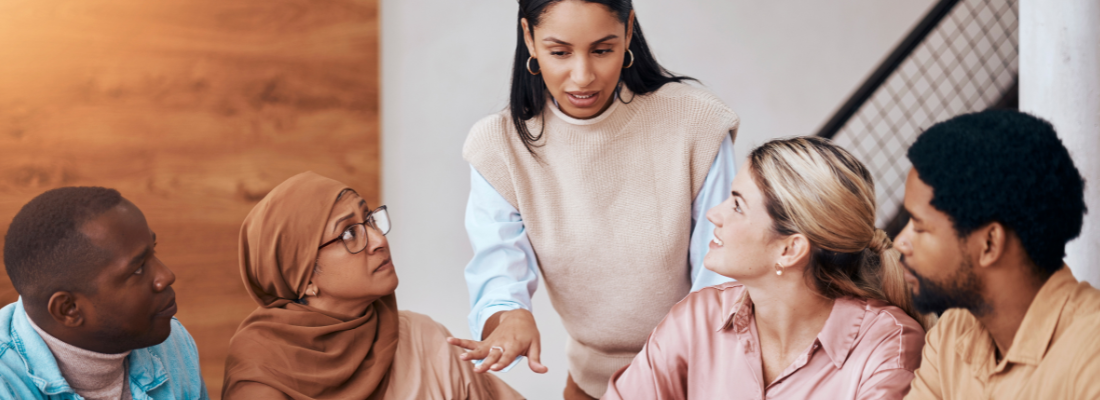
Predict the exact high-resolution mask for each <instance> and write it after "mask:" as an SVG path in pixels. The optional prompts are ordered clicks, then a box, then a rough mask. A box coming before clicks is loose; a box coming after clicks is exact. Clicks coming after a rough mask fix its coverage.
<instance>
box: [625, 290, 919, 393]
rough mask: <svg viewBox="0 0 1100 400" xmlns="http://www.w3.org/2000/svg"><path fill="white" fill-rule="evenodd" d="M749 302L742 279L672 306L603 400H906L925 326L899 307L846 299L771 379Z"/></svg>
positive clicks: (834, 306)
mask: <svg viewBox="0 0 1100 400" xmlns="http://www.w3.org/2000/svg"><path fill="white" fill-rule="evenodd" d="M752 306H753V303H752V300H751V299H749V296H748V291H746V290H745V287H744V286H742V285H740V284H738V283H736V282H731V283H726V284H723V285H719V286H715V287H709V288H705V289H702V290H700V291H698V292H695V293H692V294H690V295H688V296H687V297H686V298H684V300H683V301H681V302H680V303H678V304H676V306H675V307H673V308H672V310H671V311H669V313H668V315H667V316H665V319H664V320H663V321H661V323H660V325H657V328H656V329H654V330H653V333H652V334H650V336H649V340H648V341H647V342H646V345H645V348H643V349H642V352H641V353H638V356H637V357H634V361H633V362H631V363H630V365H628V366H626V367H625V368H623V369H621V370H619V372H617V373H615V375H613V376H612V377H611V382H610V384H609V385H608V388H607V394H605V395H604V397H603V398H604V399H630V400H637V399H669V400H672V399H760V400H763V399H901V398H902V396H904V395H905V394H906V393H907V392H908V391H909V383H910V381H912V380H913V371H914V370H916V368H917V367H918V366H920V357H921V348H922V347H923V346H924V330H923V329H921V327H920V325H919V324H917V321H915V320H913V318H911V317H909V316H908V315H906V314H905V312H904V311H902V310H901V309H900V308H897V307H895V306H892V305H889V304H887V303H885V302H882V301H878V300H860V299H856V298H850V297H849V298H840V299H837V300H836V302H835V303H834V305H833V310H832V312H831V313H830V314H829V319H828V320H826V321H825V326H824V327H823V328H822V329H821V333H818V334H817V339H816V340H814V342H813V344H812V345H810V347H809V348H807V349H806V351H805V353H803V354H802V355H800V356H799V357H798V358H797V359H795V361H794V363H793V364H791V365H790V366H788V367H787V369H786V370H784V371H783V373H782V374H780V375H779V377H778V378H776V380H775V381H774V382H770V383H767V384H765V383H764V382H763V380H764V374H763V371H762V368H763V367H762V362H761V356H760V337H759V336H758V335H759V333H758V332H757V330H756V318H754V317H753V311H752V310H753V307H752Z"/></svg>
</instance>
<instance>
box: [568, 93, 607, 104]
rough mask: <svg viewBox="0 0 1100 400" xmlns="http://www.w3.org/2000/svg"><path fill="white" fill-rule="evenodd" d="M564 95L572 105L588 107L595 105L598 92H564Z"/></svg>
mask: <svg viewBox="0 0 1100 400" xmlns="http://www.w3.org/2000/svg"><path fill="white" fill-rule="evenodd" d="M565 97H567V98H568V99H569V103H570V104H572V105H573V106H574V107H577V108H588V107H592V106H594V105H596V101H597V100H599V98H600V92H594V91H584V92H565Z"/></svg>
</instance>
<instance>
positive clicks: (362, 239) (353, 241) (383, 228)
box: [317, 206, 390, 254]
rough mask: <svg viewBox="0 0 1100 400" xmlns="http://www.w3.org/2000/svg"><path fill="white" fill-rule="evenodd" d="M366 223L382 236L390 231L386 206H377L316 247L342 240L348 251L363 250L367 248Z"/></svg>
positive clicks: (356, 251) (354, 252)
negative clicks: (360, 219) (337, 234)
mask: <svg viewBox="0 0 1100 400" xmlns="http://www.w3.org/2000/svg"><path fill="white" fill-rule="evenodd" d="M367 225H370V227H371V229H374V230H375V231H376V232H378V233H381V234H382V236H385V235H386V234H387V233H390V214H389V212H387V211H386V206H381V207H378V208H376V209H374V211H371V212H369V213H367V219H366V220H365V221H363V222H360V223H358V224H353V225H351V226H348V227H347V229H344V233H341V234H340V236H338V237H337V238H336V239H332V240H329V241H327V242H325V244H322V245H321V247H318V248H317V249H318V250H320V249H323V248H325V246H328V245H330V244H333V243H335V242H336V241H337V240H342V241H344V248H346V249H348V252H349V253H351V254H356V253H358V252H360V251H363V249H365V248H367Z"/></svg>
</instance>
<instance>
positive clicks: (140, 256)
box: [126, 232, 157, 267]
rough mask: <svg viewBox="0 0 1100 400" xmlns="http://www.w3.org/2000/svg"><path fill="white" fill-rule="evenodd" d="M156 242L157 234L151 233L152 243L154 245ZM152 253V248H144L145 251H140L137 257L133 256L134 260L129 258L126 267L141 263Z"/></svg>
mask: <svg viewBox="0 0 1100 400" xmlns="http://www.w3.org/2000/svg"><path fill="white" fill-rule="evenodd" d="M156 242H157V234H156V232H154V233H153V243H154V244H156ZM152 251H153V246H145V249H144V250H142V251H141V253H139V254H138V255H136V256H134V258H131V259H130V262H129V263H127V264H126V266H128V267H129V266H133V265H135V264H138V263H140V262H141V261H143V260H145V258H146V257H149V253H151V252H152Z"/></svg>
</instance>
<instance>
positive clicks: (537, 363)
mask: <svg viewBox="0 0 1100 400" xmlns="http://www.w3.org/2000/svg"><path fill="white" fill-rule="evenodd" d="M541 351H542V346H541V345H540V344H539V339H538V338H535V340H532V341H531V347H530V348H529V349H528V350H527V367H529V368H531V371H534V372H535V373H539V374H545V373H546V371H549V370H550V368H546V366H545V365H542V362H541V360H540V359H539V358H540V357H541Z"/></svg>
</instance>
